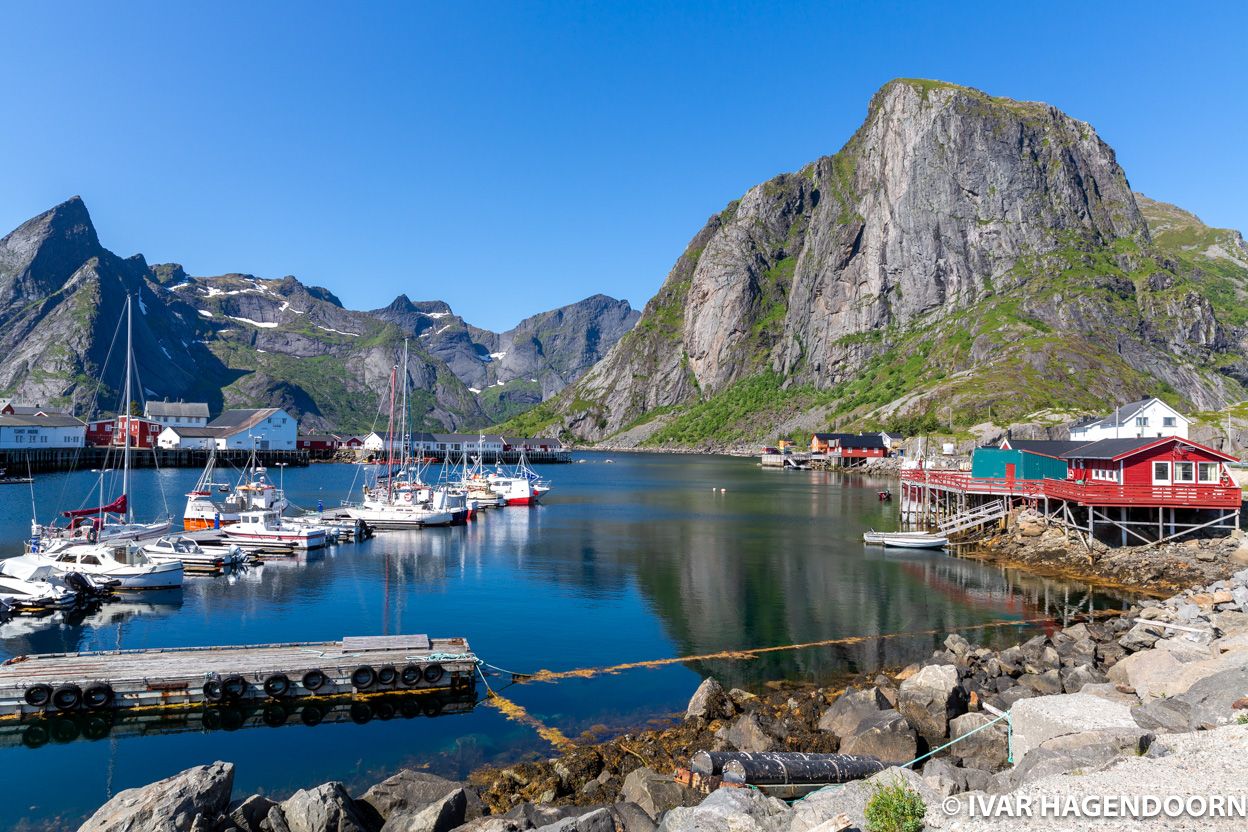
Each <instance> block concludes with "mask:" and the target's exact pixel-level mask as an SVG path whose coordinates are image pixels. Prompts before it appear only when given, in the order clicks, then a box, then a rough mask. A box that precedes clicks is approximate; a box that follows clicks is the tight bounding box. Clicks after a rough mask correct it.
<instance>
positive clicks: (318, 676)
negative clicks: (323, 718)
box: [301, 670, 329, 693]
mask: <svg viewBox="0 0 1248 832" xmlns="http://www.w3.org/2000/svg"><path fill="white" fill-rule="evenodd" d="M328 681H329V677H328V676H326V675H325V674H324V673H322V672H321V671H319V670H309V671H308V672H307V673H305V674H303V679H302V680H301V682H302V684H303V687H304V689H305V690H310V691H312V692H313V693H316V692H317V691H318V690H320V689H321V688H323V687H325V684H326V683H327V682H328Z"/></svg>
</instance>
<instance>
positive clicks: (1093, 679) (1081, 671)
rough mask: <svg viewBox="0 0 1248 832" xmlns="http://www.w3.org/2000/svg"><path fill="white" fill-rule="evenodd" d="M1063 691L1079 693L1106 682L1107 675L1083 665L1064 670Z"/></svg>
mask: <svg viewBox="0 0 1248 832" xmlns="http://www.w3.org/2000/svg"><path fill="white" fill-rule="evenodd" d="M1061 675H1062V690H1063V691H1064V692H1066V693H1078V692H1079V691H1081V690H1083V689H1084V687H1086V686H1087V685H1099V684H1103V683H1104V682H1105V674H1104V673H1102V672H1100V671H1099V670H1097V669H1096V668H1094V667H1092V666H1090V665H1086V664H1081V665H1076V666H1074V667H1067V668H1063V670H1062V674H1061Z"/></svg>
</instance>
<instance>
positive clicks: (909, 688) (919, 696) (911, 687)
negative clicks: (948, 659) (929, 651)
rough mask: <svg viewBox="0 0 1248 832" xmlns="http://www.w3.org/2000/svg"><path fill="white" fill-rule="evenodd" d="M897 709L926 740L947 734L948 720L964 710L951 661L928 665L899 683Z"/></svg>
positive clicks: (964, 701) (941, 737)
mask: <svg viewBox="0 0 1248 832" xmlns="http://www.w3.org/2000/svg"><path fill="white" fill-rule="evenodd" d="M897 710H898V711H900V712H901V714H902V716H904V717H905V718H906V720H907V721H909V723H910V724H911V725H913V726H914V728H915V729H916V730H917V731H918V732H919V733H920V734H922V735H923V736H924V737H926V738H927V739H928V740H929V741H931V740H938V739H943V738H944V737H946V736H948V734H949V720H950V719H952V718H953V717H955V716H958V715H959V714H961V713H964V712H965V711H966V700H965V698H964V697H963V693H962V689H961V688H960V687H959V686H958V671H957V668H955V667H953V666H952V665H928V666H927V667H924V668H923V669H922V670H920V671H919V672H918V673H916V674H914V675H913V676H911V677H910V678H909V679H906V680H905V681H904V682H902V683H901V688H900V691H899V693H898V697H897Z"/></svg>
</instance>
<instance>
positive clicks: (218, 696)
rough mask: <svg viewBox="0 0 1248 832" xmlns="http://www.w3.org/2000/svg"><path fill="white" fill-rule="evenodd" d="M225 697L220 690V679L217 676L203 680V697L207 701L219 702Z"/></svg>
mask: <svg viewBox="0 0 1248 832" xmlns="http://www.w3.org/2000/svg"><path fill="white" fill-rule="evenodd" d="M224 698H225V695H224V693H222V691H221V680H220V679H217V678H215V677H214V678H212V679H209V680H208V681H207V682H204V699H205V700H206V701H208V702H220V701H221V700H222V699H224Z"/></svg>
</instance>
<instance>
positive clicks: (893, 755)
mask: <svg viewBox="0 0 1248 832" xmlns="http://www.w3.org/2000/svg"><path fill="white" fill-rule="evenodd" d="M840 752H841V753H842V754H865V755H867V756H869V757H875V758H877V759H879V760H882V761H884V762H886V763H908V762H910V761H911V760H913V759H914V758H915V757H916V756H918V738H917V737H916V735H915V732H914V729H913V728H911V727H910V724H909V723H908V722H907V721H906V719H905V717H903V716H902V715H901V714H900V713H898V712H897V711H892V710H889V711H880V712H879V713H877V714H875V715H872V716H868V717H866V718H865V719H864V720H863V721H862V722H861V723H859V724H858V725H857V726H856V727H855V728H854V729H853V730H852V731H851V732H850V733H849V735H848V736H845V737H842V738H841V746H840Z"/></svg>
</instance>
